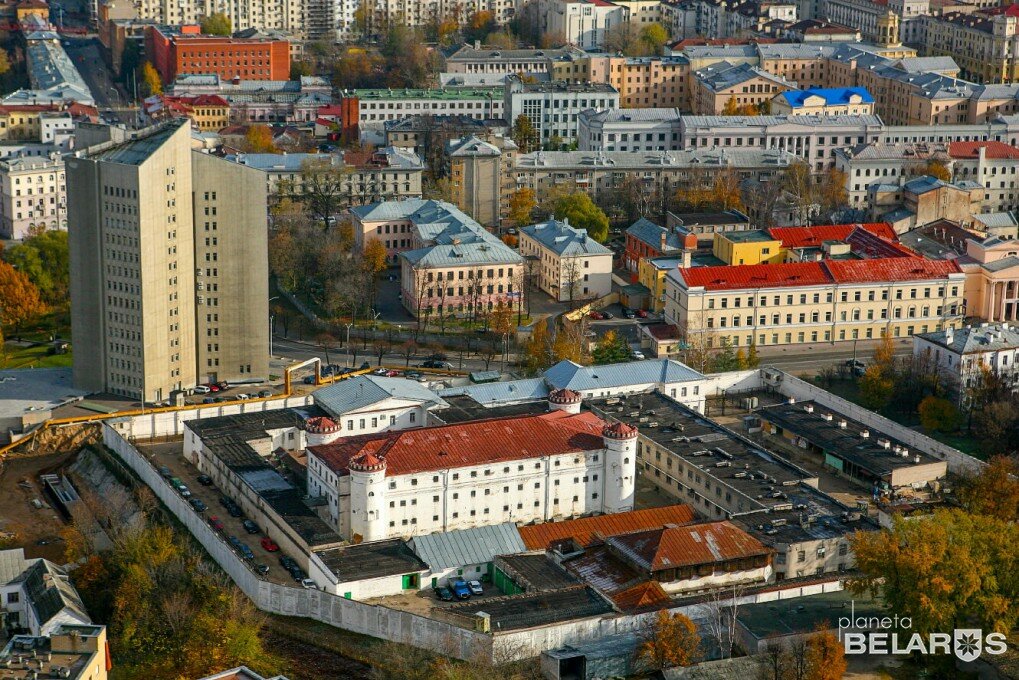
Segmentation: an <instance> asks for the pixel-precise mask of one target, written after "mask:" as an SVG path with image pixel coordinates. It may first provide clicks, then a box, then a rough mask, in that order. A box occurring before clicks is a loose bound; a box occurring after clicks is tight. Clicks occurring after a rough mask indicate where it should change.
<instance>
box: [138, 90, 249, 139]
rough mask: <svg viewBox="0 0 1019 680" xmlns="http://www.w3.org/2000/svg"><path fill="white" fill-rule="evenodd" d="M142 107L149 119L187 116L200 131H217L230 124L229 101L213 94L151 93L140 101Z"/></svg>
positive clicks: (158, 119)
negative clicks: (180, 94) (176, 95)
mask: <svg viewBox="0 0 1019 680" xmlns="http://www.w3.org/2000/svg"><path fill="white" fill-rule="evenodd" d="M142 108H143V109H144V111H145V115H146V116H148V118H149V120H152V121H160V120H167V119H171V118H181V117H183V118H188V119H190V120H191V125H192V126H193V127H194V128H195V129H196V130H199V131H201V132H218V131H220V130H222V129H223V128H225V127H229V125H230V103H229V102H228V101H227V100H225V99H223V98H222V97H220V96H219V95H215V94H199V95H195V96H193V97H171V96H169V95H153V96H151V97H149V98H148V99H146V100H145V101H144V102H143V103H142Z"/></svg>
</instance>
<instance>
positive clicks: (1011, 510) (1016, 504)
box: [958, 456, 1019, 522]
mask: <svg viewBox="0 0 1019 680" xmlns="http://www.w3.org/2000/svg"><path fill="white" fill-rule="evenodd" d="M958 495H959V500H960V501H962V504H963V506H964V507H965V508H966V509H967V510H969V511H970V512H972V513H975V514H978V515H984V516H987V517H993V518H995V519H999V520H1002V521H1005V522H1015V521H1017V520H1019V464H1016V461H1015V459H1014V458H1009V457H1008V456H994V457H992V458H991V459H990V461H988V463H987V466H986V467H984V468H983V469H982V470H981V471H980V473H979V474H977V475H975V476H973V477H968V478H965V479H963V480H962V482H961V483H960V485H959V489H958Z"/></svg>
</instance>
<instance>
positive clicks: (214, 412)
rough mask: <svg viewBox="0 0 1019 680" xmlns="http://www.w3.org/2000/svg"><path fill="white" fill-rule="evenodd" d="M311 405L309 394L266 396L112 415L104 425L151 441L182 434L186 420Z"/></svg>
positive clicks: (136, 437) (135, 437)
mask: <svg viewBox="0 0 1019 680" xmlns="http://www.w3.org/2000/svg"><path fill="white" fill-rule="evenodd" d="M311 403H312V397H311V395H302V396H291V397H269V398H266V399H250V400H248V401H234V402H228V403H224V404H202V405H201V406H197V405H196V406H194V407H191V408H169V409H159V410H154V411H152V412H151V413H141V414H137V415H133V416H118V414H112V417H108V418H107V419H106V420H107V422H112V423H114V427H115V428H116V430H117V431H118V432H120V433H121V434H123V435H124V436H125V437H127V438H129V439H152V438H156V437H177V436H183V435H184V423H186V422H188V421H189V420H205V419H208V418H219V417H220V416H229V415H235V414H238V413H257V412H259V411H275V410H278V409H284V408H295V407H300V406H308V405H309V404H311Z"/></svg>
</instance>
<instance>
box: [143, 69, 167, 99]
mask: <svg viewBox="0 0 1019 680" xmlns="http://www.w3.org/2000/svg"><path fill="white" fill-rule="evenodd" d="M142 83H144V87H145V91H146V92H147V93H148V94H150V95H154V94H163V80H162V78H160V77H159V71H157V70H156V67H155V66H153V65H152V62H151V61H146V62H145V63H144V64H142Z"/></svg>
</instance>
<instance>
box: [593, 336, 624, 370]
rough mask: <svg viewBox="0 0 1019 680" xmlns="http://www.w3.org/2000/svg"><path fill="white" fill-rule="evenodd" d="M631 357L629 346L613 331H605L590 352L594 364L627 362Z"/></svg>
mask: <svg viewBox="0 0 1019 680" xmlns="http://www.w3.org/2000/svg"><path fill="white" fill-rule="evenodd" d="M631 356H632V353H631V352H630V345H629V344H628V343H627V342H626V339H625V338H623V337H622V336H621V335H619V334H618V333H616V331H614V330H610V331H607V332H606V333H605V335H603V336H602V338H601V341H600V342H599V343H598V344H597V345H596V346H595V348H594V350H593V351H592V352H591V358H592V359H593V360H594V363H596V364H618V363H620V362H623V361H629V360H630V358H631Z"/></svg>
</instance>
